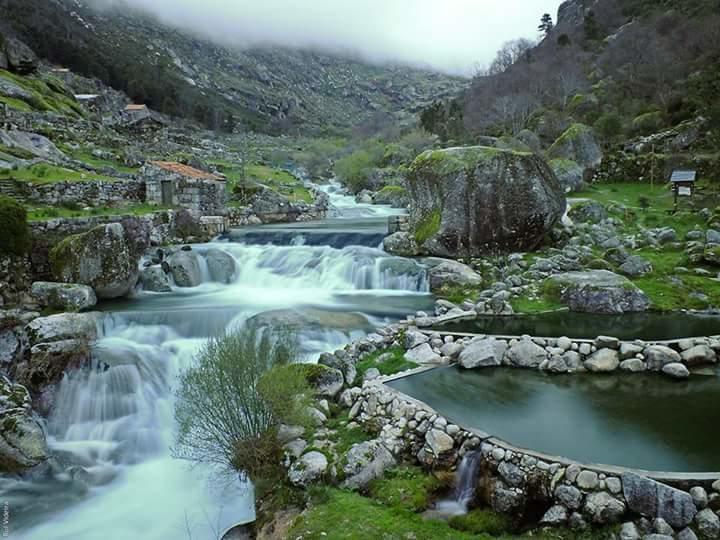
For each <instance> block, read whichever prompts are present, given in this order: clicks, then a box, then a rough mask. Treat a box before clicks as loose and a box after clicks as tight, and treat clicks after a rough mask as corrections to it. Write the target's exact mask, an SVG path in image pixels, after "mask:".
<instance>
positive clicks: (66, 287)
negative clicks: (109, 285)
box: [31, 281, 97, 311]
mask: <svg viewBox="0 0 720 540" xmlns="http://www.w3.org/2000/svg"><path fill="white" fill-rule="evenodd" d="M31 293H32V296H33V298H35V300H36V301H37V303H38V304H40V306H42V307H50V308H53V309H60V310H63V311H81V310H83V309H88V308H91V307H93V306H94V305H95V304H97V296H95V291H94V290H93V289H92V288H90V287H88V286H87V285H80V284H79V283H50V282H47V281H36V282H35V283H33V284H32V289H31Z"/></svg>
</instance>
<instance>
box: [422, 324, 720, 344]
mask: <svg viewBox="0 0 720 540" xmlns="http://www.w3.org/2000/svg"><path fill="white" fill-rule="evenodd" d="M418 331H419V332H421V333H423V334H426V335H432V334H439V335H440V336H452V337H457V338H476V337H492V338H495V339H503V340H506V341H511V340H513V339H517V340H520V339H522V338H523V336H513V335H502V334H482V333H471V332H442V331H438V330H430V329H428V328H418ZM530 337H531V339H545V340H551V339H559V338H560V337H564V336H555V337H542V336H530ZM598 337H600V336H598ZM608 337H613V336H608ZM568 339H569V340H570V341H574V342H576V343H589V344H593V343H595V339H596V338H592V339H591V338H568ZM687 339H720V336H690V337H681V338H675V339H661V340H644V339H641V340H637V339H634V340H620V343H635V342H636V341H642V342H643V343H644V344H646V345H666V346H667V345H673V344H676V343H679V342H680V341H684V340H687Z"/></svg>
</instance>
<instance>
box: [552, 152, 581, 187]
mask: <svg viewBox="0 0 720 540" xmlns="http://www.w3.org/2000/svg"><path fill="white" fill-rule="evenodd" d="M549 165H550V168H551V169H552V170H553V172H554V173H555V176H557V178H558V180H559V181H560V185H561V186H562V187H563V189H564V190H565V193H570V192H573V191H580V190H581V189H582V187H583V178H584V171H583V168H582V167H581V166H580V165H578V164H577V163H575V162H574V161H571V160H569V159H562V158H558V159H552V160H550V161H549Z"/></svg>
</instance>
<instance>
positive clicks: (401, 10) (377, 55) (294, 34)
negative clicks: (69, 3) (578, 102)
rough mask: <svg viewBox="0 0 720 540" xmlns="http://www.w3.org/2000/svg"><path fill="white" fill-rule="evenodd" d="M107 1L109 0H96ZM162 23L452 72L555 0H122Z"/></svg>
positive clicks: (530, 30) (482, 57) (525, 30)
mask: <svg viewBox="0 0 720 540" xmlns="http://www.w3.org/2000/svg"><path fill="white" fill-rule="evenodd" d="M96 1H107V0H96ZM126 1H127V2H129V3H130V4H134V5H136V6H138V7H142V8H146V9H149V10H151V11H153V12H155V13H156V14H157V15H159V16H160V17H161V18H162V19H163V20H164V21H166V22H168V23H171V24H174V25H178V26H183V27H187V28H191V29H194V30H196V31H199V32H201V33H203V34H205V35H207V36H209V37H211V38H214V39H217V40H220V41H229V42H233V43H237V44H241V45H245V46H247V45H257V44H267V43H269V44H278V45H289V46H293V47H320V48H323V49H332V50H346V51H353V52H355V53H358V54H360V55H361V56H363V57H364V58H367V59H369V60H373V61H400V62H407V63H412V64H416V65H426V66H430V67H433V68H436V69H439V70H443V71H447V72H453V73H469V72H470V71H471V70H472V68H473V66H475V65H476V64H478V63H480V64H482V65H487V64H489V63H490V61H491V60H492V58H493V56H494V55H495V51H497V49H498V48H499V47H500V45H501V44H502V43H503V42H504V41H507V40H509V39H513V38H516V37H527V38H536V37H537V36H538V33H537V25H538V24H539V21H540V17H541V16H542V14H543V13H551V14H552V16H553V20H554V19H555V17H556V15H557V8H558V6H559V5H560V3H561V0H126Z"/></svg>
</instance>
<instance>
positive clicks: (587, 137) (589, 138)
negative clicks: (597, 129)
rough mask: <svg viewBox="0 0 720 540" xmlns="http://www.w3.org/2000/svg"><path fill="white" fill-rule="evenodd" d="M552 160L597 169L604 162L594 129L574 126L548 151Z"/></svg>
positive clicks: (580, 125)
mask: <svg viewBox="0 0 720 540" xmlns="http://www.w3.org/2000/svg"><path fill="white" fill-rule="evenodd" d="M548 157H549V158H550V159H568V160H571V161H574V162H575V163H577V164H578V165H580V166H581V167H583V168H584V169H589V168H594V167H597V166H598V165H599V164H600V162H601V161H602V149H601V148H600V144H599V143H598V141H597V138H596V137H595V133H594V132H593V130H592V128H590V127H589V126H586V125H584V124H573V125H572V126H570V127H569V128H568V129H566V130H565V132H564V133H563V134H562V135H560V137H558V139H557V140H556V141H555V142H554V143H553V145H552V146H551V147H550V148H549V149H548Z"/></svg>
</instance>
